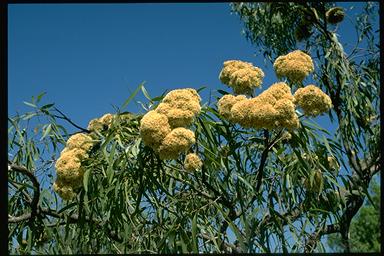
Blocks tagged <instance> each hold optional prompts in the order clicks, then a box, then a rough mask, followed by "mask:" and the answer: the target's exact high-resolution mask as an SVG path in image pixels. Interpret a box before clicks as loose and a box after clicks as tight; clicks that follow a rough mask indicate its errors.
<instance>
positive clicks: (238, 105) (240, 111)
mask: <svg viewBox="0 0 384 256" xmlns="http://www.w3.org/2000/svg"><path fill="white" fill-rule="evenodd" d="M218 103H219V104H218V105H219V106H218V108H219V112H220V113H223V116H224V117H226V118H228V120H229V121H232V122H235V123H239V124H240V125H241V126H243V127H245V128H256V129H259V128H265V129H273V128H276V127H286V128H289V129H294V128H297V127H298V126H299V119H298V117H297V115H296V113H295V105H294V104H293V96H292V94H291V89H290V88H289V86H288V85H287V84H286V83H275V84H273V85H271V86H270V87H269V88H268V89H267V90H265V91H264V92H263V93H261V94H260V95H259V96H257V97H254V98H251V99H247V98H245V97H239V96H238V97H234V96H233V95H232V97H231V96H227V95H225V96H223V97H222V98H221V99H220V100H219V102H218Z"/></svg>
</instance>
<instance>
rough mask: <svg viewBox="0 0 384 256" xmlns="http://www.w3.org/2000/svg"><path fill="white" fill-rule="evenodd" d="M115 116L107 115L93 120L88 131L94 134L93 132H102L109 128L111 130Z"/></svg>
mask: <svg viewBox="0 0 384 256" xmlns="http://www.w3.org/2000/svg"><path fill="white" fill-rule="evenodd" d="M113 116H114V115H112V114H110V113H107V114H105V115H103V116H102V117H100V118H95V119H92V120H91V121H90V122H89V123H88V128H87V129H88V130H90V131H92V132H93V131H102V130H105V129H107V128H110V127H111V123H112V120H113Z"/></svg>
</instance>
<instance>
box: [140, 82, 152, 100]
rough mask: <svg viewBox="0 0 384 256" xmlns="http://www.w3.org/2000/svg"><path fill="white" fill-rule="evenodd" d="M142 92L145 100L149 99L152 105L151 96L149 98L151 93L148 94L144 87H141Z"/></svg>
mask: <svg viewBox="0 0 384 256" xmlns="http://www.w3.org/2000/svg"><path fill="white" fill-rule="evenodd" d="M141 91H142V92H143V94H144V96H145V98H147V99H148V100H149V101H150V102H151V103H152V99H151V96H149V93H148V91H147V89H145V87H144V86H141Z"/></svg>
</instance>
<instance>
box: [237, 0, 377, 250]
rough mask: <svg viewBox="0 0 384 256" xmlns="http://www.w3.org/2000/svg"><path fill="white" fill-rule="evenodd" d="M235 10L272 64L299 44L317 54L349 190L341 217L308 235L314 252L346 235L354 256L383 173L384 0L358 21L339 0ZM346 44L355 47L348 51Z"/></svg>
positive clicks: (369, 4)
mask: <svg viewBox="0 0 384 256" xmlns="http://www.w3.org/2000/svg"><path fill="white" fill-rule="evenodd" d="M232 9H233V11H234V12H235V13H237V14H238V15H239V16H240V18H241V20H242V21H243V23H244V28H245V29H244V32H245V36H246V38H247V39H248V40H249V41H250V42H252V43H253V44H254V45H255V47H257V49H258V50H259V53H262V54H263V56H264V57H266V58H267V59H270V60H274V58H275V57H276V56H279V55H281V54H285V53H287V52H289V51H291V50H292V49H297V48H298V47H301V49H303V50H305V51H307V52H308V53H310V54H312V56H316V57H315V58H316V63H317V68H316V71H315V75H314V81H315V83H316V84H317V85H318V86H319V87H321V88H322V89H324V90H325V92H326V93H327V94H328V95H330V97H331V99H332V102H333V105H334V108H333V110H332V111H330V112H329V117H330V119H331V121H332V122H334V123H335V124H336V125H337V130H336V140H335V141H337V142H338V143H340V144H341V145H342V147H341V148H338V149H337V151H338V152H339V153H340V154H342V155H343V156H345V157H342V158H339V160H340V161H341V162H342V165H343V167H344V170H345V173H346V174H345V175H343V176H341V177H340V178H341V179H342V182H341V183H340V184H341V185H342V186H343V187H344V189H346V190H347V191H348V193H347V200H346V204H345V206H344V207H343V209H342V210H341V211H339V212H338V213H337V215H336V219H334V220H333V221H330V222H329V224H328V225H325V226H319V227H317V228H316V230H315V232H313V233H312V234H308V235H307V236H308V239H309V242H308V246H307V251H312V250H314V248H315V246H316V244H317V242H318V241H319V240H320V238H321V236H322V235H325V234H330V233H340V235H341V237H342V243H343V248H344V250H345V251H346V252H348V251H349V250H350V244H349V229H350V224H351V221H352V219H353V217H354V216H355V215H356V213H357V212H358V211H359V209H360V207H361V206H362V205H363V202H364V199H365V198H366V196H368V200H370V198H369V194H368V192H367V190H368V186H369V183H370V181H371V180H372V178H373V176H374V175H375V174H376V173H378V172H379V171H380V160H381V154H380V150H379V145H380V125H379V120H380V113H379V95H380V76H379V71H380V50H379V28H378V19H377V18H378V17H379V3H378V2H366V3H365V6H364V8H362V9H361V12H360V13H359V14H358V15H356V16H353V15H348V12H347V10H344V9H343V8H341V7H339V6H336V4H335V3H331V2H308V3H289V2H277V3H234V4H232ZM350 10H352V7H351V9H350ZM342 22H344V23H348V26H351V27H353V26H354V28H355V31H356V41H353V42H352V41H351V40H352V38H351V37H348V38H343V37H341V36H340V34H339V33H338V32H339V27H340V24H341V23H342ZM346 44H350V45H351V46H352V47H349V48H350V49H348V50H346V49H345V48H344V47H343V45H344V46H345V45H346ZM374 228H376V229H379V227H374Z"/></svg>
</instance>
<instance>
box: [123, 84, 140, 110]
mask: <svg viewBox="0 0 384 256" xmlns="http://www.w3.org/2000/svg"><path fill="white" fill-rule="evenodd" d="M144 83H145V82H142V83H141V84H139V86H137V88H136V89H135V91H134V92H133V93H132V94H131V95H130V96H129V97H128V99H127V100H126V101H125V102H124V104H123V105H122V106H121V108H120V109H124V108H125V107H126V106H127V105H128V104H129V102H131V100H132V99H133V98H134V97H135V96H136V94H137V93H138V92H139V91H140V90H141V88H142V87H143V86H144Z"/></svg>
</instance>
